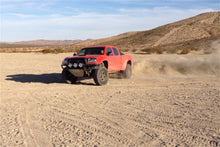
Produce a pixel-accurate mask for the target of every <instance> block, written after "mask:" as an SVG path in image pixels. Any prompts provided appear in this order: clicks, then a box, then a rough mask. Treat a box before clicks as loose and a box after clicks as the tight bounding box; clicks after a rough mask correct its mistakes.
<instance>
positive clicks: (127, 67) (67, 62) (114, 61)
mask: <svg viewBox="0 0 220 147" xmlns="http://www.w3.org/2000/svg"><path fill="white" fill-rule="evenodd" d="M132 66H133V59H132V57H131V56H130V55H124V54H123V53H121V52H120V51H119V50H118V48H117V47H114V46H92V47H85V48H82V49H81V50H80V51H79V52H78V53H77V54H74V55H73V56H72V57H66V58H65V59H64V60H63V61H62V64H61V67H62V69H63V71H62V79H63V81H64V82H66V83H75V82H76V81H77V80H78V79H79V77H90V78H93V79H94V82H95V83H96V85H105V84H106V83H107V82H108V79H109V73H111V72H119V73H120V74H122V75H123V77H124V78H130V77H131V74H132Z"/></svg>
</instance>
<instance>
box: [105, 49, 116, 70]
mask: <svg viewBox="0 0 220 147" xmlns="http://www.w3.org/2000/svg"><path fill="white" fill-rule="evenodd" d="M106 57H107V60H108V70H109V71H114V70H115V65H114V64H115V63H114V56H113V53H112V49H111V47H108V48H107V49H106Z"/></svg>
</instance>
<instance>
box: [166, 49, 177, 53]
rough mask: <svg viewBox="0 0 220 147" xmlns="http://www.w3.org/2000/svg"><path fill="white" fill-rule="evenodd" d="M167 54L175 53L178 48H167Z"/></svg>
mask: <svg viewBox="0 0 220 147" xmlns="http://www.w3.org/2000/svg"><path fill="white" fill-rule="evenodd" d="M166 51H167V53H168V54H176V53H177V52H178V49H176V48H169V49H167V50H166Z"/></svg>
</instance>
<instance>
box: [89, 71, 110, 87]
mask: <svg viewBox="0 0 220 147" xmlns="http://www.w3.org/2000/svg"><path fill="white" fill-rule="evenodd" d="M93 79H94V82H95V83H96V85H99V86H101V85H105V84H107V83H108V79H109V75H108V70H107V69H106V68H105V67H100V68H98V69H95V70H94V75H93Z"/></svg>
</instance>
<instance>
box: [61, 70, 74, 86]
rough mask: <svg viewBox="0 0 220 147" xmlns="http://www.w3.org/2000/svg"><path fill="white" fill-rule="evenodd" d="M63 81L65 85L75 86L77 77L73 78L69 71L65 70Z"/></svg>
mask: <svg viewBox="0 0 220 147" xmlns="http://www.w3.org/2000/svg"><path fill="white" fill-rule="evenodd" d="M62 80H63V82H65V83H68V84H73V83H76V80H77V77H75V76H73V75H72V74H71V73H70V72H69V71H68V70H67V69H63V71H62Z"/></svg>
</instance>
